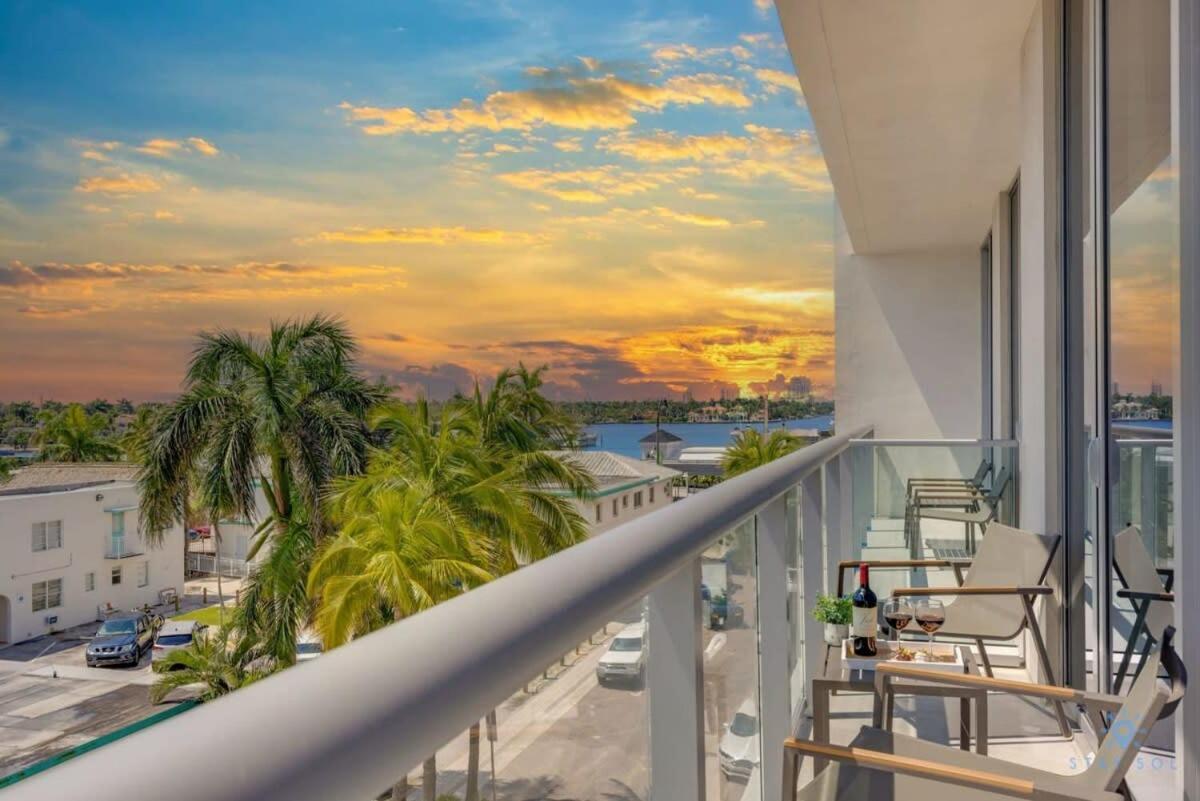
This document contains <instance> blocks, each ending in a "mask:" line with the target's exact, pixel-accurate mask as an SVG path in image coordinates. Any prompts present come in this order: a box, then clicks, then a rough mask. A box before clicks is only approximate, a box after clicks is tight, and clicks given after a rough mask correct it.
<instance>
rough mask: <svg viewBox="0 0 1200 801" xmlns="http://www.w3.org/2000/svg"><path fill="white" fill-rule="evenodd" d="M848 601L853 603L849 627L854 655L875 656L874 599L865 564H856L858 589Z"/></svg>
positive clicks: (876, 651)
mask: <svg viewBox="0 0 1200 801" xmlns="http://www.w3.org/2000/svg"><path fill="white" fill-rule="evenodd" d="M850 602H851V603H852V604H853V605H854V622H853V624H852V626H851V628H850V636H851V637H852V638H853V640H854V641H853V647H854V655H855V656H875V655H876V654H877V653H878V650H877V649H876V647H875V627H876V625H877V623H876V620H875V605H876V600H875V593H874V592H872V590H871V583H870V580H869V576H868V570H867V566H866V565H865V564H862V565H859V566H858V589H857V590H855V591H854V595H853V596H851V598H850Z"/></svg>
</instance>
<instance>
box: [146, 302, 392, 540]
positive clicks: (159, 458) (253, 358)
mask: <svg viewBox="0 0 1200 801" xmlns="http://www.w3.org/2000/svg"><path fill="white" fill-rule="evenodd" d="M356 353H357V345H356V344H355V342H354V340H353V338H352V337H351V336H350V334H349V332H348V331H347V329H346V326H345V324H344V323H342V322H341V321H340V320H338V319H336V318H331V317H323V316H316V317H312V318H309V319H307V320H297V321H293V320H288V321H285V322H282V323H277V322H272V323H271V329H270V333H269V334H268V335H267V337H266V338H259V337H255V336H253V335H246V334H241V333H238V332H235V331H218V332H215V333H208V332H205V333H202V334H201V335H200V341H199V343H198V344H197V346H196V349H195V350H194V352H193V354H192V360H191V365H190V366H189V368H188V373H187V377H186V379H185V381H184V393H183V395H182V396H181V397H180V398H179V399H178V400H176V401H175V402H174V403H173V404H171V406H170V407H169V408H168V409H167V411H166V413H165V414H164V417H163V420H162V423H161V424H160V426H159V429H158V431H157V433H156V435H155V437H154V443H153V447H152V448H151V452H150V457H151V458H150V460H149V462H148V464H147V465H146V467H145V469H144V470H143V475H142V484H143V487H142V489H143V500H142V518H143V521H144V525H145V527H146V529H147V530H148V531H150V532H154V531H156V530H161V529H162V528H164V527H165V525H166V524H169V523H170V522H172V521H174V520H175V519H177V518H178V512H179V510H178V508H177V506H176V504H177V502H178V487H179V486H180V485H182V484H183V483H184V482H185V481H186V476H187V473H188V471H189V470H190V469H191V468H192V467H193V466H194V465H195V464H196V463H197V462H198V461H210V462H212V463H215V464H220V465H221V469H222V470H223V471H224V473H225V475H226V478H227V480H228V483H229V487H230V489H231V491H232V495H233V505H234V511H235V512H236V513H238V514H239V515H244V516H246V518H247V519H253V517H254V515H255V502H254V493H255V482H256V481H259V482H261V484H262V487H263V489H264V490H265V493H264V494H265V496H266V499H267V503H268V505H269V507H270V517H271V521H272V523H273V526H274V530H275V532H276V533H277V534H278V535H280V536H282V535H284V534H285V533H286V532H287V530H288V524H289V522H290V521H291V519H292V516H293V511H294V509H295V507H296V505H297V504H298V503H302V504H304V505H305V506H306V507H307V509H308V512H309V516H310V518H311V519H312V522H313V523H314V524H315V525H316V526H317V528H318V532H317V533H318V535H319V534H320V533H322V532H323V530H324V526H323V524H322V520H321V515H320V496H321V493H322V491H323V490H324V488H325V487H326V485H327V484H328V483H329V481H330V480H331V479H332V478H334V477H336V476H339V475H347V474H354V473H358V472H361V471H362V469H363V468H364V467H365V465H366V450H367V436H366V427H365V424H364V421H365V417H366V413H367V410H368V409H369V408H371V406H373V405H374V404H375V403H377V402H378V401H380V400H382V399H383V398H384V396H385V391H384V390H383V389H382V388H380V387H378V386H375V385H372V384H370V383H369V382H367V381H365V380H364V379H363V378H362V377H361V376H360V375H359V374H358V372H357V370H356V364H355V355H356ZM206 457H207V458H206Z"/></svg>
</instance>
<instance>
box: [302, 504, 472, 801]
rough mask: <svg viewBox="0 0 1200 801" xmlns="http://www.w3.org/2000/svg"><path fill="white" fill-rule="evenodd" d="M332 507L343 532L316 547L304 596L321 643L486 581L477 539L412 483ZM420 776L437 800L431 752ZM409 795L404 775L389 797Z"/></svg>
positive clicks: (434, 760) (357, 633)
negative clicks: (312, 606)
mask: <svg viewBox="0 0 1200 801" xmlns="http://www.w3.org/2000/svg"><path fill="white" fill-rule="evenodd" d="M336 505H337V518H338V519H339V520H340V521H341V522H342V530H341V533H340V534H339V535H338V537H337V538H336V539H334V540H332V541H331V542H329V543H328V544H327V545H326V546H325V547H324V548H323V549H322V551H321V553H320V555H319V556H318V557H317V559H316V561H315V563H314V564H313V568H312V572H311V573H309V578H308V592H309V595H310V596H313V597H318V596H319V597H320V603H319V605H318V607H317V612H316V615H315V618H314V622H315V625H316V628H317V631H318V632H319V633H320V635H321V639H322V641H323V642H324V643H325V645H326V647H336V646H338V645H341V644H343V643H345V642H348V641H349V640H351V639H352V638H354V637H356V636H361V635H363V634H366V633H368V632H370V631H373V630H375V629H377V628H381V627H382V626H386V625H387V624H388V623H391V622H393V621H395V620H399V619H400V618H403V617H407V616H408V615H412V614H416V613H417V612H420V611H422V610H425V609H429V608H430V607H432V606H433V605H434V604H437V603H438V602H440V601H443V600H446V599H447V598H450V597H452V596H454V595H458V594H459V593H461V592H463V591H464V590H467V589H470V588H471V587H473V586H476V585H478V584H482V583H483V582H486V581H487V580H489V579H490V578H491V575H490V574H489V573H488V572H487V570H486V568H485V565H486V563H487V561H488V558H487V554H486V552H485V549H484V548H482V547H481V545H482V544H483V543H482V542H481V541H479V540H473V539H472V538H471V537H470V536H469V535H468V533H467V532H466V531H464V530H463V529H461V528H458V527H457V526H456V525H455V523H454V521H453V520H452V518H451V517H450V516H449V515H447V514H446V508H445V506H444V505H443V504H441V503H439V502H438V499H436V498H432V497H429V496H427V495H423V494H422V493H421V492H420V490H419V489H417V488H415V487H403V488H402V487H397V488H393V489H388V490H383V491H380V492H375V493H369V494H365V495H364V494H350V495H343V496H341V499H340V500H339V502H338V503H337V504H336ZM406 767H407V766H406ZM423 775H424V779H423V794H424V797H425V798H426V799H436V798H437V755H436V754H434V755H433V756H430V757H429V758H428V759H427V760H426V763H425V769H424V774H423ZM407 793H408V778H407V776H405V777H404V778H403V779H401V780H400V781H397V782H396V784H395V786H394V787H393V792H392V797H393V798H394V799H403V798H404V797H405V796H406V795H407Z"/></svg>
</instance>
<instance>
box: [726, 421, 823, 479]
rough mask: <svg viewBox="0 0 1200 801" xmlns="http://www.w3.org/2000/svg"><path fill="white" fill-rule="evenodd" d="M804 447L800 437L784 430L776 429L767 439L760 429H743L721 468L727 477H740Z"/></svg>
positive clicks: (727, 453) (728, 451) (727, 452)
mask: <svg viewBox="0 0 1200 801" xmlns="http://www.w3.org/2000/svg"><path fill="white" fill-rule="evenodd" d="M803 446H804V442H803V441H802V440H801V439H800V438H799V437H796V436H795V435H793V434H791V433H790V432H788V431H786V430H784V429H782V428H777V429H775V430H774V431H772V432H771V433H770V434H768V435H767V436H765V437H764V436H763V435H762V434H761V433H760V432H759V431H758V429H754V428H747V429H743V430H742V432H741V433H740V434H738V437H737V440H735V441H734V443H733V445H732V446H731V447H730V448H729V449H728V450H727V451H725V456H724V457H723V458H722V459H721V467H722V469H724V471H725V475H726V476H727V477H730V478H732V477H733V476H740V475H741V474H742V473H748V472H750V471H751V470H753V469H754V468H756V467H762V466H763V465H764V464H767V463H768V462H773V461H775V460H776V459H778V458H780V457H782V456H787V455H788V454H789V453H791V452H793V451H796V450H799V449H800V448H802V447H803Z"/></svg>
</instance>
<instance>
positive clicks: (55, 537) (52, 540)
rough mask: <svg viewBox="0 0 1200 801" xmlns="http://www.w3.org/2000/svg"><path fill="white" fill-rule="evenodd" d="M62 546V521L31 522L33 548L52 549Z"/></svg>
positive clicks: (39, 549) (38, 549) (37, 549)
mask: <svg viewBox="0 0 1200 801" xmlns="http://www.w3.org/2000/svg"><path fill="white" fill-rule="evenodd" d="M61 547H62V521H61V520H49V521H47V522H45V523H34V524H33V550H34V551H52V550H54V549H55V548H61Z"/></svg>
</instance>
